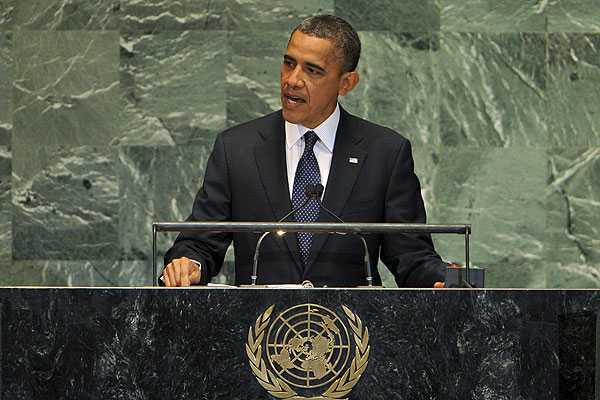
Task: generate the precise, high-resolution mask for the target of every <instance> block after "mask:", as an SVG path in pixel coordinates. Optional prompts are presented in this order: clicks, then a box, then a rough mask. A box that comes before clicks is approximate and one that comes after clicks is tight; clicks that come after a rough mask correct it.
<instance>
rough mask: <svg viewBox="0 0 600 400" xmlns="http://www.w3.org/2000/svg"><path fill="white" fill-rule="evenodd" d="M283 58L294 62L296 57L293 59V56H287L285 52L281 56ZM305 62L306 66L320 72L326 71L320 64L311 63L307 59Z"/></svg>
mask: <svg viewBox="0 0 600 400" xmlns="http://www.w3.org/2000/svg"><path fill="white" fill-rule="evenodd" d="M283 59H284V60H286V61H294V62H296V59H295V58H294V57H291V56H288V55H287V54H285V55H284V56H283ZM305 64H306V65H307V66H308V67H311V68H314V69H316V70H318V71H321V72H327V71H326V70H325V68H323V67H321V66H320V65H318V64H315V63H312V62H310V61H307V62H306V63H305Z"/></svg>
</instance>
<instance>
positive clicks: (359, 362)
mask: <svg viewBox="0 0 600 400" xmlns="http://www.w3.org/2000/svg"><path fill="white" fill-rule="evenodd" d="M274 309H275V305H271V306H270V307H269V308H267V309H266V310H265V312H263V313H262V314H261V315H259V316H258V318H257V319H256V323H255V324H254V326H253V327H252V326H251V327H250V329H249V330H248V342H247V343H246V354H247V355H248V361H249V363H250V367H251V368H252V372H253V373H254V375H255V376H256V379H257V380H258V383H260V385H261V386H262V387H263V388H265V389H266V390H267V391H268V392H269V393H270V394H271V395H273V396H275V397H277V398H279V399H313V400H317V399H321V400H332V399H343V398H345V397H346V396H347V395H348V394H349V393H350V392H351V391H352V388H353V387H354V385H356V384H357V383H358V380H359V379H360V377H361V375H362V374H363V372H364V371H365V368H366V367H367V363H368V361H369V350H370V348H371V346H370V345H369V330H368V329H367V328H366V327H364V326H363V324H362V321H361V320H360V318H359V317H358V315H356V314H355V313H353V312H352V311H351V310H350V309H349V308H348V307H346V306H344V305H342V310H343V311H344V314H345V317H346V323H344V321H343V320H342V319H341V318H339V317H338V316H337V315H336V314H335V313H334V312H333V311H331V310H329V309H327V308H325V307H322V306H320V305H317V304H300V305H297V306H294V307H290V308H288V309H287V310H284V311H283V312H281V313H280V314H279V315H278V316H277V317H276V318H273V319H272V320H271V317H272V316H273V310H274ZM348 327H349V328H350V329H348ZM263 345H264V347H263ZM298 392H300V393H301V394H302V395H300V394H299V393H298ZM303 395H307V396H309V397H303ZM315 395H316V396H315Z"/></svg>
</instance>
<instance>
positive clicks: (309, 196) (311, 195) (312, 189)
mask: <svg viewBox="0 0 600 400" xmlns="http://www.w3.org/2000/svg"><path fill="white" fill-rule="evenodd" d="M317 186H320V187H321V191H320V193H323V185H321V184H320V183H319V184H317V185H310V184H309V185H306V187H305V188H304V193H305V194H306V199H305V200H304V201H303V202H302V204H300V205H299V206H298V207H296V208H294V209H293V210H292V211H290V212H289V213H287V214H285V215H284V216H283V217H281V219H279V221H277V222H283V221H285V220H286V219H288V218H289V217H290V216H292V215H293V214H295V213H296V212H297V211H300V210H301V209H303V208H304V207H305V206H306V205H307V204H308V202H309V201H311V200H313V199H315V196H316V195H317V192H318V189H317V188H316V187H317ZM318 196H319V197H317V198H316V199H319V198H320V196H321V195H320V194H319V195H318ZM271 233H272V232H271V231H267V232H264V233H263V234H262V235H261V236H260V238H258V242H256V247H255V248H254V259H253V262H252V276H250V279H251V285H252V286H255V285H256V280H257V279H258V257H259V255H260V248H261V245H262V242H263V240H264V239H265V238H266V237H267V236H269V234H271Z"/></svg>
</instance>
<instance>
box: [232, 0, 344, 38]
mask: <svg viewBox="0 0 600 400" xmlns="http://www.w3.org/2000/svg"><path fill="white" fill-rule="evenodd" d="M226 3H227V4H228V7H229V10H230V11H229V20H228V22H227V27H228V29H230V30H243V31H244V32H246V31H266V30H279V29H281V30H286V32H288V34H289V33H290V32H291V31H292V29H294V28H295V27H296V25H298V24H299V23H300V21H302V20H303V19H305V18H307V17H310V16H311V15H316V14H333V12H334V0H304V1H286V0H267V1H246V0H227V1H226Z"/></svg>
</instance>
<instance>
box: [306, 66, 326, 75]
mask: <svg viewBox="0 0 600 400" xmlns="http://www.w3.org/2000/svg"><path fill="white" fill-rule="evenodd" d="M306 70H307V71H308V73H309V74H311V75H322V74H323V72H322V71H321V70H319V69H316V68H313V67H306Z"/></svg>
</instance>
